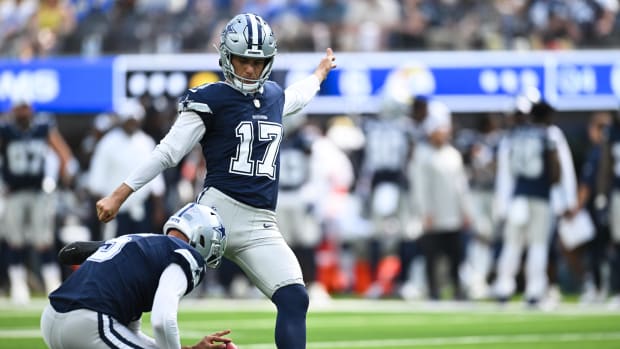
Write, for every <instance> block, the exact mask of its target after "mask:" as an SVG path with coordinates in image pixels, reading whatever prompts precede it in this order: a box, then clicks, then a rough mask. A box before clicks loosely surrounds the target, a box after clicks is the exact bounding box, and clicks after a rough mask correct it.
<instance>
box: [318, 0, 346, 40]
mask: <svg viewBox="0 0 620 349" xmlns="http://www.w3.org/2000/svg"><path fill="white" fill-rule="evenodd" d="M346 10H347V5H346V3H345V0H320V1H319V3H318V5H317V6H316V7H315V9H314V14H313V15H312V18H313V21H314V28H313V34H314V39H315V43H314V48H315V50H317V51H322V50H324V49H326V48H327V47H333V48H334V50H339V49H340V41H339V35H340V33H341V30H342V27H343V19H344V16H345V13H346Z"/></svg>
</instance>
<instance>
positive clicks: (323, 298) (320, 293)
mask: <svg viewBox="0 0 620 349" xmlns="http://www.w3.org/2000/svg"><path fill="white" fill-rule="evenodd" d="M308 297H309V298H310V302H311V303H313V304H315V305H324V304H327V303H329V302H330V301H331V300H332V297H331V296H330V295H329V292H327V290H326V289H325V286H323V284H321V283H319V282H313V283H311V284H310V286H308Z"/></svg>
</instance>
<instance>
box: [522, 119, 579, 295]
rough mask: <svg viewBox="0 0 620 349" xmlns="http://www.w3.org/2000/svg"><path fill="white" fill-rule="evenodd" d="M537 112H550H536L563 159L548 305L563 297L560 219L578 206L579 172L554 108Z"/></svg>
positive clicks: (554, 201)
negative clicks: (559, 274)
mask: <svg viewBox="0 0 620 349" xmlns="http://www.w3.org/2000/svg"><path fill="white" fill-rule="evenodd" d="M533 112H536V113H546V115H540V116H538V115H533V117H540V118H542V119H543V123H544V124H545V125H546V126H547V129H548V132H549V137H550V138H551V140H552V141H553V143H554V144H555V146H556V149H557V154H558V162H559V171H560V178H559V181H558V182H557V183H555V184H554V185H553V187H552V188H551V211H552V213H553V221H552V228H551V229H552V231H551V234H552V238H551V241H550V244H549V267H548V268H547V273H548V275H549V287H548V290H547V297H546V299H545V301H548V302H551V303H548V304H547V305H549V306H555V303H558V302H559V301H560V298H561V292H560V287H559V286H558V280H557V279H558V278H557V273H558V268H559V266H558V265H559V259H560V258H561V257H562V256H561V255H560V253H561V251H560V243H561V241H560V238H559V235H558V232H557V229H558V224H559V220H560V219H561V218H562V217H569V216H570V215H571V212H573V210H574V209H575V207H576V206H577V175H576V174H575V164H574V162H573V156H572V153H571V150H570V147H569V146H568V141H567V140H566V136H565V135H564V132H563V131H562V129H560V128H559V127H558V126H557V125H555V124H554V123H553V118H552V116H553V112H554V111H553V110H550V109H545V108H535V109H534V110H533Z"/></svg>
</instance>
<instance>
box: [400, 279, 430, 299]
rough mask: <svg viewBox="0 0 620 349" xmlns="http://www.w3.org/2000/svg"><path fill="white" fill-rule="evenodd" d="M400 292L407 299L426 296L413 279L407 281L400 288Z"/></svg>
mask: <svg viewBox="0 0 620 349" xmlns="http://www.w3.org/2000/svg"><path fill="white" fill-rule="evenodd" d="M398 293H399V294H400V296H401V297H402V298H403V299H404V300H406V301H415V300H419V299H422V297H423V296H424V295H423V294H422V292H421V291H420V289H418V288H417V287H416V285H415V284H414V283H413V282H411V281H408V282H405V283H404V284H403V285H402V286H401V287H400V289H399V290H398Z"/></svg>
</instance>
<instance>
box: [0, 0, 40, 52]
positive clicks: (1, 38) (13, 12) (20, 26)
mask: <svg viewBox="0 0 620 349" xmlns="http://www.w3.org/2000/svg"><path fill="white" fill-rule="evenodd" d="M36 11H37V1H35V0H5V1H2V2H1V3H0V52H2V53H3V54H5V55H8V56H11V57H16V56H20V51H21V49H22V46H23V45H25V44H26V42H29V40H30V34H29V33H30V27H31V23H32V17H33V15H34V14H35V13H36Z"/></svg>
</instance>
